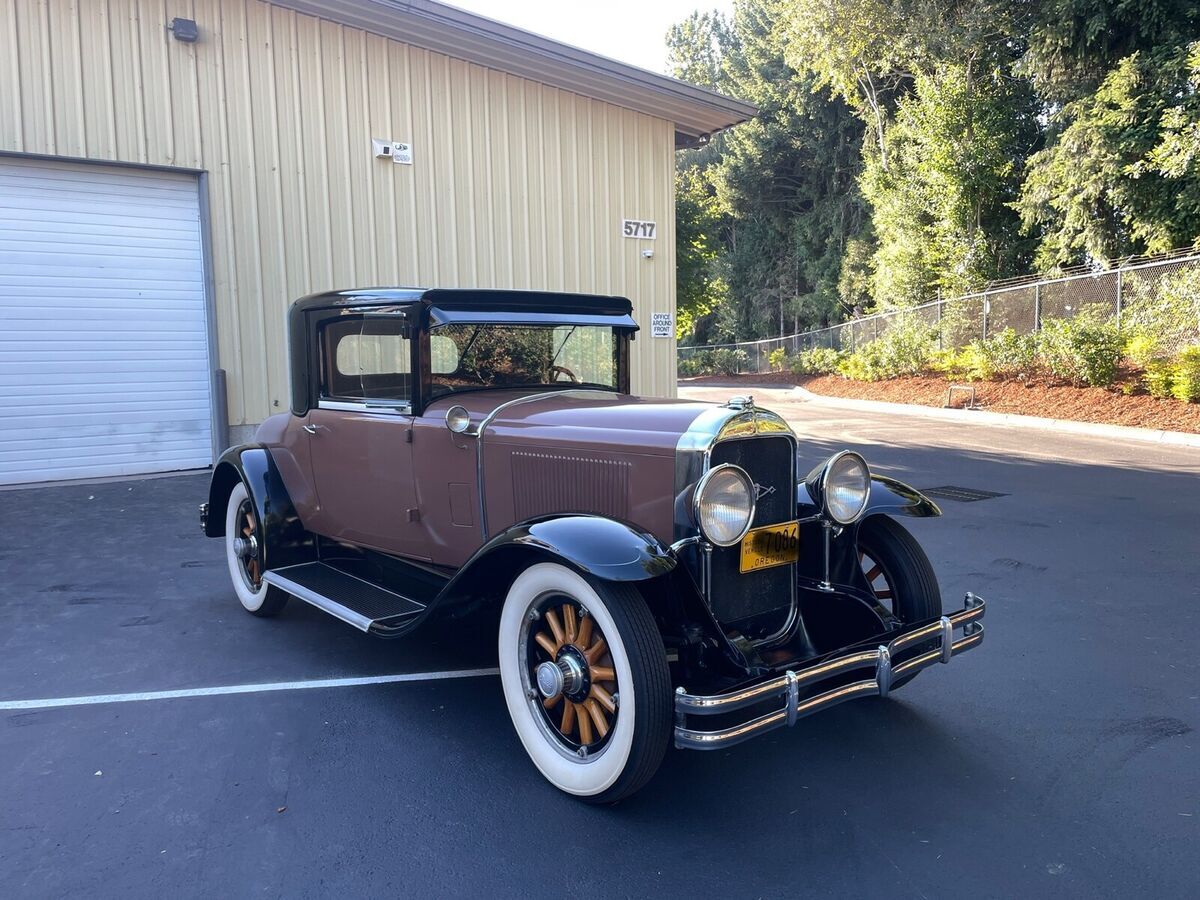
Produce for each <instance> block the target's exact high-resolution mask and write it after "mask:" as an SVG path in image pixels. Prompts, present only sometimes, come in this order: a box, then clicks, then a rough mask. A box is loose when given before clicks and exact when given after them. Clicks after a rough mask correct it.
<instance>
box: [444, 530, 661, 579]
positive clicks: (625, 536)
mask: <svg viewBox="0 0 1200 900" xmlns="http://www.w3.org/2000/svg"><path fill="white" fill-rule="evenodd" d="M512 548H523V549H526V550H531V551H534V552H535V553H537V554H538V555H541V556H545V557H547V558H548V559H554V560H558V561H561V562H563V563H566V564H567V565H569V566H570V567H571V568H574V569H577V570H578V571H580V572H583V573H585V574H587V575H593V576H595V577H596V578H599V579H602V580H604V581H647V580H649V579H651V578H657V577H658V576H660V575H665V574H667V573H668V572H670V571H671V570H672V569H674V568H675V566H676V560H675V557H674V556H672V555H671V554H670V552H669V551H668V550H667V549H666V548H664V547H663V546H662V544H660V543H659V542H658V539H657V538H656V537H654V535H652V534H649V533H648V532H645V531H642V530H641V529H639V528H637V527H636V526H634V525H630V524H627V523H625V522H619V521H617V520H615V519H608V518H605V517H604V516H593V515H567V516H543V517H540V518H537V519H531V520H529V521H527V522H520V523H518V524H516V525H513V526H511V527H509V528H506V529H505V530H504V531H502V532H501V533H500V534H498V535H496V536H495V537H494V538H492V539H491V540H490V541H488V542H487V543H486V544H484V545H483V546H482V547H480V548H479V549H478V550H476V551H475V553H474V554H473V555H472V556H471V558H470V559H468V560H467V561H466V562H465V563H464V564H463V567H462V568H461V569H460V570H459V571H458V574H456V575H455V576H454V578H453V579H451V582H450V584H448V585H447V586H446V590H448V591H449V590H452V589H453V588H454V586H455V583H456V582H458V581H460V580H461V579H465V578H467V577H469V575H470V573H471V572H472V570H474V569H475V568H476V567H477V566H480V565H481V564H486V561H487V560H489V559H492V558H495V556H496V555H497V554H498V553H500V552H502V551H504V550H508V549H512ZM485 568H486V565H485Z"/></svg>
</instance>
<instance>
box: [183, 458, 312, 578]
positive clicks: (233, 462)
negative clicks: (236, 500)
mask: <svg viewBox="0 0 1200 900" xmlns="http://www.w3.org/2000/svg"><path fill="white" fill-rule="evenodd" d="M238 481H241V482H243V483H244V484H245V485H246V490H247V491H248V492H249V494H250V501H251V502H252V503H253V504H254V509H255V513H256V518H257V520H258V526H259V529H260V530H261V532H262V535H261V540H262V547H261V550H260V552H261V553H262V565H263V568H264V569H279V568H282V567H283V566H291V565H295V564H297V563H302V562H312V561H313V560H315V559H316V558H317V553H316V542H315V540H314V538H313V536H312V535H311V534H310V533H309V532H307V531H305V530H304V526H303V525H302V524H301V523H300V517H299V515H298V514H297V513H296V508H295V506H294V505H293V504H292V499H291V497H290V496H288V492H287V488H286V487H284V484H283V478H281V477H280V475H279V469H277V468H276V466H275V461H274V460H273V459H272V458H271V452H270V450H268V449H267V448H266V447H264V446H262V445H261V444H240V445H238V446H236V447H230V448H229V449H228V450H226V451H225V452H224V453H222V454H221V458H220V459H218V460H217V464H216V465H215V466H214V467H213V475H212V480H211V481H210V482H209V486H208V510H209V512H208V522H207V526H206V527H205V532H204V533H205V534H206V535H208V536H209V537H224V536H225V514H226V511H227V509H228V506H229V493H230V491H232V490H233V487H234V485H236V484H237V482H238Z"/></svg>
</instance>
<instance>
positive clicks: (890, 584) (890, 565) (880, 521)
mask: <svg viewBox="0 0 1200 900" xmlns="http://www.w3.org/2000/svg"><path fill="white" fill-rule="evenodd" d="M858 560H859V564H860V565H861V566H862V570H863V577H864V578H866V580H867V584H868V585H870V588H871V590H872V591H873V592H874V594H875V599H876V600H877V601H878V602H879V603H880V604H881V605H882V606H884V607H886V608H887V609H888V610H890V611H891V613H892V614H893V615H894V616H895V617H896V618H898V619H899V620H900V621H901V622H903V623H904V624H906V625H907V624H911V623H914V622H921V621H924V620H925V619H932V618H934V617H935V616H940V615H941V614H942V593H941V591H940V590H939V589H938V583H937V576H936V575H935V574H934V571H933V564H932V563H930V562H929V557H928V556H926V555H925V551H924V550H922V549H921V545H920V544H918V543H917V539H916V538H914V537H913V536H912V535H911V534H909V533H908V531H907V529H905V528H904V526H903V525H901V524H900V523H898V522H897V521H896V520H894V519H889V518H888V517H886V516H871V517H870V518H868V519H867V520H866V521H864V522H863V523H862V525H861V526H860V527H859V529H858ZM915 677H916V673H914V674H912V675H909V676H908V677H907V678H899V679H897V680H896V681H895V682H894V683H893V684H892V687H893V688H897V687H900V686H901V685H904V684H907V683H908V682H910V681H912V679H914V678H915Z"/></svg>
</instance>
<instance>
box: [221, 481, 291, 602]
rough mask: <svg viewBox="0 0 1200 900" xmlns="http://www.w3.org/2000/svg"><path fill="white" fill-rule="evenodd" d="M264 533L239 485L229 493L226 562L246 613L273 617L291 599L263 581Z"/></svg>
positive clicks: (226, 521) (241, 486) (226, 523)
mask: <svg viewBox="0 0 1200 900" xmlns="http://www.w3.org/2000/svg"><path fill="white" fill-rule="evenodd" d="M262 536H263V529H262V523H261V522H259V521H258V513H257V512H256V511H255V508H254V501H253V500H251V499H250V492H249V491H247V490H246V485H245V484H244V483H243V482H241V481H239V482H238V483H237V484H236V485H234V487H233V490H232V491H230V493H229V504H228V505H227V507H226V509H225V559H226V562H228V564H229V577H230V578H231V579H232V581H233V590H234V593H236V594H237V596H238V600H240V601H241V603H242V607H243V608H244V609H245V610H246V612H248V613H251V614H252V615H255V616H274V615H276V614H278V613H279V611H280V610H281V609H283V607H284V605H285V604H286V603H287V601H288V595H287V594H286V593H285V592H283V591H281V590H280V589H279V588H277V587H274V586H272V585H269V584H267V583H266V582H264V581H263V578H262V577H263V574H264V573H263V565H262V559H263V542H262V541H263V537H262Z"/></svg>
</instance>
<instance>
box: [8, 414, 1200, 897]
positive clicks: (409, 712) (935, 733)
mask: <svg viewBox="0 0 1200 900" xmlns="http://www.w3.org/2000/svg"><path fill="white" fill-rule="evenodd" d="M699 393H700V394H701V395H702V396H705V397H708V398H716V397H718V396H720V395H721V392H719V391H714V390H706V391H703V392H699ZM725 393H728V392H725ZM755 394H756V396H758V398H759V401H760V403H762V404H763V405H767V406H773V407H775V408H777V409H778V410H779V411H780V412H782V413H784V414H785V415H786V416H787V417H788V418H789V419H790V420H791V421H793V423H794V425H795V427H796V428H797V431H798V433H799V434H800V437H801V441H802V446H803V447H804V452H805V454H806V455H807V456H809V457H810V458H811V460H812V461H813V462H814V463H815V462H816V461H817V460H819V459H820V458H822V457H824V456H826V455H828V454H829V453H830V452H832V451H833V450H835V449H839V448H842V447H852V448H854V449H858V450H860V451H861V452H863V453H864V454H865V455H866V456H867V458H868V460H869V461H870V462H871V463H872V465H873V466H874V467H875V468H877V469H879V470H881V471H883V472H885V473H886V474H890V475H894V476H896V477H899V478H901V479H903V480H905V481H908V482H910V483H912V484H914V485H916V486H918V487H934V486H946V485H949V486H957V487H965V488H974V489H983V490H987V491H994V492H999V493H1002V494H1003V495H1004V496H1000V497H996V498H994V499H988V500H982V501H978V502H970V503H964V502H944V503H943V504H942V505H943V508H944V510H945V512H946V516H945V517H944V518H942V519H939V520H930V521H923V522H917V523H914V524H913V526H912V527H913V531H914V533H916V534H917V536H918V537H919V538H920V539H921V540H922V542H923V543H924V545H925V547H926V549H927V551H928V552H929V555H930V557H931V559H932V560H933V562H934V564H935V566H936V567H937V569H938V571H939V573H940V577H941V581H942V589H943V594H944V596H945V598H946V604H947V606H951V605H955V604H957V603H958V602H960V600H961V596H962V594H963V592H965V591H966V590H974V591H976V592H978V593H980V594H982V595H983V596H985V597H986V598H987V599H988V601H989V609H988V615H987V619H986V622H985V624H986V627H987V639H986V640H985V642H984V645H983V647H982V648H981V649H979V650H978V651H975V652H973V653H970V654H967V655H965V656H963V657H961V658H960V659H956V660H955V661H954V663H953V665H951V666H947V667H941V666H938V667H934V668H933V669H931V670H930V671H928V672H926V673H924V674H923V675H922V676H921V677H920V678H918V679H917V680H916V681H915V682H914V683H913V684H912V685H909V686H908V687H906V688H905V689H904V690H902V691H900V692H898V693H896V694H894V695H893V696H892V697H891V698H890V699H889V700H887V701H879V700H869V701H858V702H856V703H851V704H847V705H844V706H841V707H838V708H835V709H833V710H830V711H828V712H825V713H822V714H820V715H819V716H815V717H813V718H810V719H805V720H802V721H801V722H800V723H799V724H798V725H797V727H795V728H794V729H791V730H785V731H778V732H774V733H772V734H770V735H768V736H766V737H763V738H760V739H758V740H755V741H752V742H749V743H747V744H743V745H741V746H738V747H736V748H732V749H730V750H728V751H720V752H716V753H711V754H702V753H696V752H691V753H684V752H673V753H672V754H671V755H669V756H668V758H667V761H666V763H665V765H664V766H663V769H662V771H661V772H660V773H659V775H658V777H657V778H656V779H655V780H654V781H653V782H652V783H651V784H650V785H649V787H648V788H646V789H645V790H644V791H642V792H641V793H640V794H638V795H637V796H635V797H634V798H632V799H630V800H628V801H626V802H625V803H623V804H620V805H618V806H616V807H611V808H595V807H590V806H586V805H583V804H580V803H578V802H576V801H573V800H571V799H569V798H567V797H565V796H563V795H560V794H559V793H557V792H556V791H555V790H554V789H553V788H551V787H550V786H549V785H547V784H546V783H545V782H544V781H543V780H542V778H541V776H540V775H538V773H537V772H536V770H535V769H534V768H533V766H532V765H531V764H530V763H529V762H528V760H527V759H526V757H525V755H524V752H523V751H522V749H521V747H520V745H519V743H518V741H517V739H516V737H515V735H514V734H513V732H512V729H511V727H510V725H509V723H508V719H507V714H506V712H505V710H504V705H503V700H502V698H501V695H500V688H499V683H498V680H497V679H496V678H495V677H492V676H488V675H480V676H473V677H466V678H456V679H433V680H420V681H413V682H400V683H379V684H359V685H356V686H340V687H326V688H317V689H302V690H280V691H251V692H248V693H235V694H216V695H202V696H194V695H188V696H182V697H175V698H154V697H145V698H142V699H134V700H130V701H129V702H120V703H104V702H94V703H87V704H84V705H78V706H66V707H51V708H33V707H29V706H20V705H18V704H20V703H23V702H25V701H30V700H37V699H45V698H64V697H81V696H96V695H107V694H127V693H133V694H140V693H146V692H160V691H170V690H181V691H185V692H191V691H193V689H204V688H212V687H221V686H229V685H255V684H278V683H295V682H310V681H313V680H317V679H331V678H351V677H357V676H385V675H397V674H402V673H428V672H446V671H461V670H475V669H488V668H490V667H492V666H494V664H495V660H494V648H493V636H492V635H490V634H481V633H476V632H474V631H473V629H472V628H471V623H470V622H456V623H454V622H452V623H445V624H443V625H440V626H438V627H436V628H434V629H432V630H419V631H418V632H417V633H416V634H415V635H413V636H411V637H409V638H406V639H402V640H400V641H394V642H386V641H380V640H378V639H376V638H372V637H368V636H366V635H362V634H359V633H358V632H355V631H353V630H352V629H350V628H348V627H346V626H344V625H342V624H341V623H339V622H337V621H335V620H333V619H331V618H328V617H326V616H325V615H324V614H323V613H320V612H318V611H316V610H313V609H311V608H308V607H306V606H305V605H303V604H301V603H298V602H295V601H293V602H292V604H290V605H289V607H288V608H287V609H286V610H285V612H284V613H283V615H282V616H280V617H279V618H278V619H275V620H259V619H255V618H253V617H251V616H249V615H246V614H245V613H244V612H242V611H241V609H240V607H239V606H238V604H237V601H236V599H235V598H234V596H233V594H232V592H231V590H230V589H229V587H228V580H227V579H228V576H227V572H226V570H225V568H224V559H223V556H222V553H221V547H220V545H219V543H218V542H216V541H210V540H206V539H204V538H203V537H202V536H201V535H200V533H199V530H198V526H197V521H196V514H195V510H196V504H197V503H199V502H200V500H201V499H202V498H203V496H202V495H203V493H204V490H205V486H206V484H207V476H205V475H185V476H174V477H167V478H157V479H146V480H135V481H126V482H111V483H104V484H92V485H86V484H78V485H69V486H58V487H45V488H36V489H27V490H14V491H2V492H0V720H2V721H0V772H2V773H3V776H2V777H3V790H2V791H0V885H4V888H3V893H4V894H5V896H15V897H55V896H64V895H79V894H86V895H88V896H118V895H119V896H123V897H141V896H161V895H165V894H170V895H173V896H176V897H192V896H230V897H242V896H247V897H249V896H264V895H265V896H284V897H295V896H330V895H334V896H379V895H390V896H421V897H424V896H439V897H440V896H463V895H474V894H482V893H484V892H487V893H489V894H492V895H498V896H517V895H522V896H534V897H542V896H547V897H558V896H580V897H605V896H634V897H637V896H646V895H650V894H655V895H660V896H689V897H696V896H735V897H743V896H744V897H796V896H810V895H816V896H827V895H833V896H844V895H848V894H851V893H853V894H855V895H859V896H881V895H885V894H886V895H889V896H901V897H908V896H911V897H930V898H933V897H959V896H965V895H970V896H980V897H1014V896H1087V897H1099V896H1115V897H1127V896H1130V895H1132V894H1135V893H1137V894H1140V895H1143V896H1148V897H1167V896H1196V895H1197V894H1198V893H1200V873H1198V868H1197V865H1196V862H1197V859H1200V766H1198V765H1197V763H1198V762H1200V754H1198V752H1197V743H1198V741H1197V735H1196V731H1195V728H1196V727H1197V725H1198V724H1200V671H1198V665H1197V654H1196V653H1195V651H1194V650H1193V648H1192V646H1191V643H1192V640H1193V639H1194V635H1195V633H1196V630H1197V625H1198V624H1200V622H1198V618H1200V616H1198V613H1197V610H1198V609H1200V602H1198V601H1200V571H1198V570H1200V551H1198V540H1197V538H1198V537H1200V514H1198V510H1200V478H1198V477H1197V476H1198V475H1200V451H1197V450H1195V449H1188V448H1164V447H1157V446H1152V445H1146V444H1132V443H1130V444H1121V443H1118V442H1114V441H1108V440H1097V439H1093V438H1086V437H1077V436H1072V437H1056V436H1051V435H1048V434H1044V433H1038V432H1031V431H1022V430H1018V429H1008V428H982V427H978V426H959V425H955V424H952V423H943V422H933V421H929V420H921V419H902V418H897V417H891V416H886V415H883V414H877V413H870V414H868V413H860V412H855V413H848V412H845V411H841V410H838V409H836V408H834V407H831V406H826V405H819V404H807V403H802V402H797V401H794V400H788V399H787V397H788V395H786V394H784V393H782V392H778V391H759V390H756V391H755Z"/></svg>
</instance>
